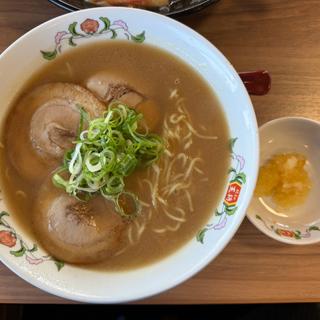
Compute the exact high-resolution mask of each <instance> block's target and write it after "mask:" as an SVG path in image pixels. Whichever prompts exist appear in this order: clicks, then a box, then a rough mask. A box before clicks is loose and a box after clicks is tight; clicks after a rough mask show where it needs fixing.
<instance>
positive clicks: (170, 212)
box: [1, 40, 230, 271]
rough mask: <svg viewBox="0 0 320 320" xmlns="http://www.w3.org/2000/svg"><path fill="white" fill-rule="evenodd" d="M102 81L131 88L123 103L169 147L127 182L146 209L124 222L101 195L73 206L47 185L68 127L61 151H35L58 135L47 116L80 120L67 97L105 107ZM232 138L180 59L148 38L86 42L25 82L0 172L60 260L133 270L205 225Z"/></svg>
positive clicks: (25, 218) (15, 206) (9, 195)
mask: <svg viewBox="0 0 320 320" xmlns="http://www.w3.org/2000/svg"><path fill="white" fill-rule="evenodd" d="M108 77H109V78H110V77H111V78H112V79H115V80H112V81H115V82H117V81H118V82H122V83H125V84H126V85H127V86H128V87H130V88H131V89H132V88H134V92H135V93H134V94H132V91H130V92H129V95H127V91H126V98H128V101H125V102H126V103H127V104H128V105H129V106H130V107H134V108H136V110H138V111H139V112H142V113H143V114H144V116H145V119H146V125H147V126H148V127H149V129H150V131H152V132H154V133H156V134H158V135H159V136H161V137H162V139H163V141H164V143H165V151H164V152H163V153H162V155H161V156H160V159H159V160H158V161H156V162H154V163H153V164H152V165H151V166H149V167H147V168H139V169H137V170H135V171H134V173H133V174H131V175H130V176H128V177H127V178H126V179H125V189H126V190H128V191H130V192H133V193H134V194H135V195H136V196H137V198H138V199H139V201H140V203H141V208H142V209H141V213H140V214H139V215H138V216H137V217H136V218H133V219H132V220H130V221H126V222H124V223H122V221H121V218H120V217H119V216H118V215H117V214H116V213H115V212H114V207H113V205H112V203H110V201H108V200H105V199H104V198H102V197H101V196H97V197H95V198H94V199H91V200H90V201H89V204H86V203H79V201H78V200H76V199H71V197H69V196H68V195H66V194H65V191H64V190H62V189H58V188H57V187H55V186H54V185H53V184H52V175H53V172H54V171H55V170H56V168H57V167H59V166H60V165H61V164H62V156H63V153H64V152H65V150H66V149H67V148H70V145H68V143H67V142H68V139H70V138H69V131H63V130H64V129H61V128H60V127H59V128H60V129H61V130H60V129H59V128H58V129H59V130H58V129H57V128H56V129H57V130H58V131H57V132H58V133H57V134H59V135H60V137H61V135H62V136H63V137H65V138H64V139H62V142H61V143H60V145H59V148H60V149H59V148H58V147H57V146H56V145H54V146H55V148H53V149H52V148H51V147H52V145H53V144H51V145H50V146H49V147H46V148H47V149H46V150H47V151H46V153H43V152H42V151H41V150H42V149H41V148H42V147H43V144H45V143H46V139H49V140H50V139H51V140H50V143H51V142H52V141H53V142H54V141H55V140H54V139H56V137H54V136H53V137H52V136H50V135H48V134H47V133H46V132H47V131H46V130H49V129H48V128H49V127H50V125H51V124H52V123H51V122H50V121H52V120H51V118H50V117H51V116H52V117H54V118H55V121H58V122H59V121H60V122H59V123H62V122H63V123H64V125H65V126H67V127H68V126H69V127H70V130H71V131H70V132H72V130H73V131H74V130H75V129H76V128H73V127H72V126H74V124H72V125H71V124H70V123H71V122H72V123H76V124H77V123H78V122H79V115H78V114H77V113H76V112H74V111H72V112H70V113H66V112H65V111H64V110H66V109H63V108H66V106H65V103H66V101H67V102H68V103H69V102H70V101H71V102H72V101H73V100H72V99H74V101H76V102H77V103H78V104H83V105H86V104H88V105H89V108H92V110H89V111H88V110H87V111H88V112H89V114H90V115H91V118H94V117H96V116H97V114H98V113H99V110H100V109H101V106H102V108H107V107H106V105H107V102H106V101H107V100H108V99H109V98H108V97H106V96H105V95H104V91H103V85H106V86H107V85H108V83H106V82H108V81H109V80H106V82H105V78H108ZM109 78H108V79H109ZM101 79H102V80H101ZM45 84H48V86H44V85H45ZM69 84H70V85H69ZM71 84H76V85H79V86H82V87H83V88H87V89H88V90H89V91H90V95H89V93H88V92H89V91H85V92H82V91H81V89H79V87H77V86H75V87H73V85H71ZM68 85H69V87H68ZM101 86H102V89H101ZM39 88H40V89H39ZM131 89H130V90H131ZM59 90H60V91H59ZM77 90H78V91H77ZM101 90H102V91H101ZM132 90H133V89H132ZM59 92H61V96H59V94H60V93H59ZM137 92H138V93H139V94H138V97H137V95H136V93H137ZM109 93H110V92H109ZM46 95H49V96H50V97H47V96H46ZM64 95H65V96H66V97H67V98H66V97H65V96H64ZM141 96H142V97H143V99H140V97H141ZM68 97H70V98H68ZM75 97H76V98H75ZM88 97H89V98H88ZM46 99H49V100H50V99H51V102H50V103H47V102H46ZM59 99H60V100H61V99H62V100H63V99H64V100H63V101H62V100H61V101H60V100H59ZM69 100H70V101H69ZM141 100H143V101H142V102H141ZM52 101H53V102H52ZM79 101H80V102H79ZM108 101H109V100H108ZM40 105H41V108H40V107H39V106H40ZM92 106H94V108H95V109H94V108H93V107H92ZM140 106H142V107H140ZM68 108H69V107H68ZM99 108H100V109H99ZM139 108H140V109H139ZM68 110H71V109H70V108H69V109H68ZM72 110H75V109H72ZM97 110H98V111H97ZM51 113H52V115H51ZM69 122H70V123H69ZM69 127H68V128H69ZM46 134H47V135H46ZM228 139H229V132H228V127H227V123H226V120H225V117H224V114H223V111H222V108H221V106H220V104H219V101H218V100H217V98H216V97H215V95H214V93H213V91H212V89H211V88H210V87H209V86H208V84H207V83H206V82H205V81H204V80H203V79H202V78H201V76H200V75H198V73H197V72H195V71H194V70H193V69H192V68H191V67H189V66H188V65H186V64H185V63H184V62H182V61H180V60H179V59H177V58H175V57H174V56H172V55H171V54H168V53H166V52H164V51H162V50H160V49H158V48H155V47H151V46H149V45H145V44H143V45H140V44H133V43H129V42H124V41H117V40H115V41H106V42H105V43H95V44H88V45H86V46H81V47H78V48H74V49H72V50H70V51H69V52H66V53H64V54H62V55H61V56H59V57H57V58H56V59H55V60H53V61H50V62H48V63H47V64H46V65H45V67H43V68H42V69H41V70H40V71H39V72H37V73H36V74H35V75H33V76H32V77H31V78H30V80H29V82H28V83H27V84H26V85H25V86H24V88H22V90H21V92H20V94H19V96H18V97H17V99H16V101H15V103H14V104H13V105H12V107H11V109H10V112H9V113H8V119H7V121H6V126H5V128H4V131H3V132H2V141H3V144H4V149H3V150H4V152H2V153H1V161H2V168H6V169H5V170H1V172H2V176H1V182H2V185H3V191H4V193H5V196H6V199H7V202H8V203H7V204H8V207H9V209H10V210H11V212H12V214H14V215H15V216H16V217H17V218H18V221H19V222H20V224H21V226H22V227H23V228H24V230H26V232H29V234H31V235H32V236H33V237H35V241H37V242H40V244H41V245H42V246H43V247H44V248H46V249H47V250H48V251H49V253H50V254H52V255H53V256H55V257H57V258H58V259H61V260H65V261H69V260H70V259H71V258H70V259H69V258H68V257H71V256H72V259H74V260H72V259H71V260H70V262H75V263H79V265H83V264H89V263H91V264H92V263H94V264H93V265H94V266H95V267H97V266H98V267H101V268H102V269H103V270H116V271H118V270H122V269H130V268H136V267H140V266H143V265H146V264H149V263H152V262H155V261H156V260H159V259H161V258H164V257H166V256H168V255H170V254H172V253H173V252H174V251H176V250H178V249H179V248H180V247H182V246H183V245H184V244H186V243H187V242H188V241H189V240H190V239H191V238H193V237H195V235H196V233H197V232H198V231H199V230H200V229H201V228H202V227H203V226H204V225H205V224H206V222H207V221H208V219H209V217H210V215H211V214H212V212H213V209H214V208H215V207H216V206H217V205H218V201H219V199H221V197H222V193H223V190H224V187H225V185H226V182H227V171H228V166H229V161H230V160H229V159H230V157H229V150H228ZM34 141H38V142H37V143H35V142H34ZM39 141H40V142H39ZM53 142H52V143H53ZM52 155H54V156H52ZM110 212H112V214H111V213H110ZM50 215H51V216H50ZM48 216H50V217H51V218H50V219H51V220H50V219H49V218H48ZM83 217H85V219H86V220H85V221H86V222H85V223H84V222H83V221H84V220H83ZM48 219H49V220H50V221H49V220H48ZM115 244H116V247H115V248H116V250H115V249H114V250H113V248H114V245H115ZM73 255H74V256H73ZM79 257H80V258H79ZM78 258H79V259H78ZM68 259H69V260H68ZM86 267H87V266H86Z"/></svg>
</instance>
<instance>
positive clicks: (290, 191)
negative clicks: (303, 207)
mask: <svg viewBox="0 0 320 320" xmlns="http://www.w3.org/2000/svg"><path fill="white" fill-rule="evenodd" d="M306 161H307V160H306V158H305V156H303V155H302V154H299V153H285V154H277V155H275V156H273V157H272V158H271V159H269V160H268V161H267V162H266V163H265V164H264V165H263V166H261V167H260V171H259V177H258V182H257V185H256V189H255V196H257V197H264V196H271V197H272V200H273V201H274V202H275V204H276V205H278V206H279V207H282V208H289V207H293V206H296V205H299V204H302V203H303V202H304V201H305V199H306V197H307V196H308V194H309V191H310V189H311V180H310V178H309V175H308V173H307V171H306V170H305V164H306Z"/></svg>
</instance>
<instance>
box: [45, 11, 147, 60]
mask: <svg viewBox="0 0 320 320" xmlns="http://www.w3.org/2000/svg"><path fill="white" fill-rule="evenodd" d="M78 24H79V23H78V22H76V21H75V22H73V23H71V24H69V27H68V31H66V30H63V31H59V32H57V33H56V35H55V37H54V42H55V46H54V49H53V50H50V51H43V50H41V54H42V56H43V58H44V59H46V60H53V59H54V58H56V56H57V55H58V54H59V53H61V52H62V49H63V47H64V46H65V45H66V44H68V45H69V46H71V47H75V46H77V42H78V41H79V40H81V39H88V38H91V37H100V36H102V35H103V36H109V39H116V38H118V37H122V38H124V39H127V40H132V41H134V42H137V43H142V42H144V40H145V31H142V32H141V33H139V34H137V35H133V34H132V33H131V32H130V30H129V27H128V25H127V23H126V22H125V21H123V20H120V19H119V20H115V21H113V22H112V23H111V21H110V20H109V19H108V18H106V17H100V18H99V21H98V20H95V19H90V18H87V19H85V20H84V21H83V22H81V23H80V28H79V27H78ZM79 29H80V30H79Z"/></svg>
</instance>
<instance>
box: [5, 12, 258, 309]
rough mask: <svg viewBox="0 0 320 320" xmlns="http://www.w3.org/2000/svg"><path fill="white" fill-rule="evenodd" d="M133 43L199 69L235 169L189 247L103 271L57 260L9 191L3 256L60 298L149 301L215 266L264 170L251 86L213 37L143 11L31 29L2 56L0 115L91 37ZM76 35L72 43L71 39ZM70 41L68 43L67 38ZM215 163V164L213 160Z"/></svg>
mask: <svg viewBox="0 0 320 320" xmlns="http://www.w3.org/2000/svg"><path fill="white" fill-rule="evenodd" d="M115 38H116V39H124V40H126V41H134V42H136V43H139V45H141V46H144V45H145V44H150V45H153V46H156V47H159V48H162V49H164V50H166V51H167V52H169V53H171V54H172V55H174V56H177V57H179V58H180V59H181V60H183V61H184V62H186V63H187V64H188V65H190V66H191V67H193V69H194V70H196V71H197V72H198V73H200V75H201V76H202V77H203V78H204V79H205V80H206V81H207V83H208V84H209V86H210V87H211V88H212V89H213V90H214V92H215V94H216V96H217V97H218V99H219V100H220V103H221V105H222V108H223V112H224V114H225V118H226V122H227V124H228V127H229V135H230V143H229V144H230V146H229V147H230V158H229V159H226V161H230V170H229V172H228V173H226V175H227V174H228V176H227V178H226V181H225V184H224V190H223V195H222V196H221V199H220V201H219V203H218V206H217V207H216V208H213V209H212V214H211V216H210V218H209V219H208V221H207V223H206V224H204V225H203V226H202V228H200V229H199V230H198V232H197V234H195V235H194V237H193V239H191V240H190V241H189V242H187V243H186V244H185V245H184V246H183V247H182V248H180V249H179V250H177V251H176V252H174V253H173V254H171V255H170V256H167V257H166V258H164V259H162V260H160V261H158V262H156V263H153V264H150V265H146V266H144V267H140V268H137V269H131V270H128V271H122V272H104V271H96V270H94V269H86V268H78V267H75V266H72V265H68V264H64V263H63V262H61V261H56V260H55V259H53V258H52V257H51V256H50V255H48V253H47V252H45V251H44V250H43V249H42V247H41V245H39V244H38V243H37V240H36V239H35V238H33V237H32V236H30V235H29V234H28V233H26V232H25V231H24V230H23V228H21V227H20V225H19V223H18V221H17V219H16V218H15V215H14V213H12V212H10V210H9V209H8V205H7V199H6V197H5V196H4V197H3V200H2V201H1V202H0V206H1V208H0V212H1V216H0V222H1V224H0V257H1V261H2V262H3V263H4V264H5V265H6V266H7V267H8V268H10V269H11V270H12V271H13V272H15V273H16V274H17V275H19V276H20V277H21V278H23V279H25V280H26V281H28V282H29V283H31V284H33V285H35V286H37V287H38V288H40V289H42V290H45V291H47V292H49V293H52V294H54V295H57V296H60V297H64V298H67V299H72V300H77V301H83V302H92V303H118V302H126V301H132V300H137V299H142V298H145V297H148V296H151V295H154V294H157V293H160V292H162V291H164V290H167V289H169V288H172V287H174V286H176V285H178V284H180V283H181V282H183V281H185V280H187V279H188V278H190V277H191V276H193V275H194V274H196V273H197V272H198V271H200V270H201V269H202V268H203V267H205V266H206V265H207V264H208V263H210V262H211V261H212V260H213V259H214V258H215V257H216V256H217V255H218V254H219V253H220V252H221V251H222V250H223V248H224V247H225V246H226V245H227V244H228V242H229V241H230V240H231V238H232V237H233V235H234V234H235V232H236V231H237V229H238V227H239V226H240V224H241V222H242V220H243V218H244V216H245V211H246V209H247V207H248V204H249V201H250V199H251V196H252V194H253V189H254V186H255V182H256V177H257V171H258V162H259V161H258V157H259V140H258V129H257V124H256V118H255V114H254V111H253V107H252V104H251V101H250V98H249V96H248V93H247V91H246V89H245V88H244V86H243V83H242V82H241V80H240V78H239V76H238V75H237V73H236V71H235V70H234V69H233V67H232V66H231V64H230V63H229V62H228V61H227V59H226V58H225V57H224V56H223V55H222V54H221V53H220V52H219V51H218V50H217V49H216V48H215V47H214V46H213V45H212V44H211V43H209V42H208V41H207V40H206V39H204V38H203V37H202V36H200V35H199V34H197V33H196V32H194V31H193V30H191V29H189V28H188V27H186V26H184V25H182V24H180V23H178V22H176V21H174V20H171V19H170V18H167V17H164V16H161V15H158V14H155V13H151V12H147V11H144V10H138V9H131V8H130V9H127V8H94V9H88V10H82V11H79V12H74V13H70V14H67V15H64V16H60V17H58V18H55V19H53V20H50V21H48V22H46V23H44V24H42V25H40V26H38V27H37V28H35V29H33V30H31V31H30V32H28V33H27V34H25V35H24V36H23V37H21V38H20V39H18V40H17V41H16V42H15V43H14V44H12V45H11V46H10V47H9V48H8V49H7V50H5V52H4V53H3V54H2V55H1V57H0V74H1V75H2V77H3V78H5V79H6V81H5V82H3V83H2V85H1V88H0V105H1V109H0V118H1V126H2V127H3V125H4V120H5V116H6V113H7V112H8V110H9V106H10V104H11V102H12V101H13V100H14V98H15V96H16V95H17V93H18V92H19V90H20V89H21V88H22V87H23V86H24V84H25V83H26V82H27V80H28V79H29V78H30V76H31V75H32V74H34V73H35V72H36V71H37V70H39V68H41V67H43V66H45V65H46V64H48V63H50V62H51V61H52V60H54V59H56V58H57V56H59V55H63V54H64V53H65V52H69V51H70V50H76V49H75V48H74V47H75V46H78V47H80V46H82V45H85V44H87V43H89V42H91V43H93V42H99V41H114V39H115ZM70 39H71V40H70ZM62 40H64V41H62ZM212 166H214V157H213V162H212Z"/></svg>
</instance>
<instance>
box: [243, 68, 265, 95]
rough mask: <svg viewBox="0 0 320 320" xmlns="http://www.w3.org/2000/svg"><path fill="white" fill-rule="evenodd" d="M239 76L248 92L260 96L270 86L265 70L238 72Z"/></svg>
mask: <svg viewBox="0 0 320 320" xmlns="http://www.w3.org/2000/svg"><path fill="white" fill-rule="evenodd" d="M239 76H240V78H241V80H242V81H243V83H244V85H245V87H246V88H247V90H248V92H249V94H252V95H256V96H262V95H265V94H267V93H268V92H269V90H270V88H271V77H270V74H269V72H268V71H266V70H260V71H249V72H239Z"/></svg>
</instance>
